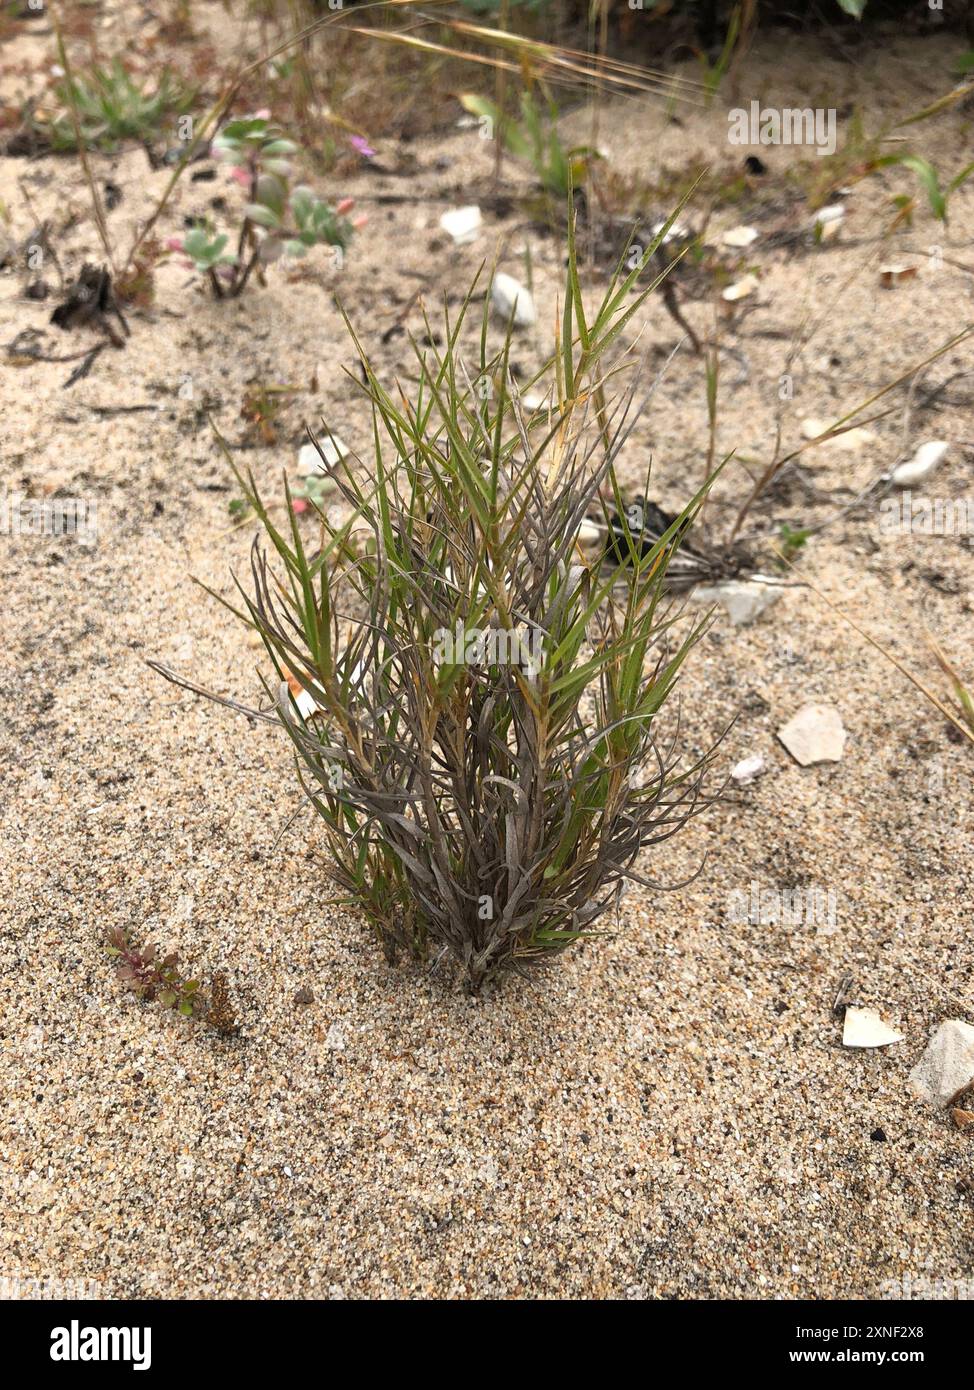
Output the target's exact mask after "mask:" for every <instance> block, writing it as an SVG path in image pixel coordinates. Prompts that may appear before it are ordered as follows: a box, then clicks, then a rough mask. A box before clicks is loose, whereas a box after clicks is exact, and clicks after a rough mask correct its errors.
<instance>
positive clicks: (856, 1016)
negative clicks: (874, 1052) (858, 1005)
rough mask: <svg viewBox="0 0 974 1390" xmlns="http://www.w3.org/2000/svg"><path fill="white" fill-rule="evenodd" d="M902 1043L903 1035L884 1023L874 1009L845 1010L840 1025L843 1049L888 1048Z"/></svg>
mask: <svg viewBox="0 0 974 1390" xmlns="http://www.w3.org/2000/svg"><path fill="white" fill-rule="evenodd" d="M902 1041H903V1034H902V1033H897V1032H896V1031H895V1030H894V1029H893V1028H891V1027H890V1026H889V1024H888V1023H884V1022H883V1020H882V1019H881V1018H880V1016H879V1014H878V1013H877V1012H876V1010H875V1009H846V1011H845V1020H844V1022H843V1024H842V1046H843V1047H889V1045H890V1044H891V1043H898V1042H902Z"/></svg>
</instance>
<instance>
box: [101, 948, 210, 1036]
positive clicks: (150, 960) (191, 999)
mask: <svg viewBox="0 0 974 1390" xmlns="http://www.w3.org/2000/svg"><path fill="white" fill-rule="evenodd" d="M108 954H109V955H110V956H111V957H112V958H113V959H114V960H115V972H116V974H117V975H118V978H119V981H120V982H121V983H122V984H123V985H124V986H125V987H126V988H127V989H131V990H134V991H135V993H136V994H137V995H138V996H139V998H140V999H147V1000H153V999H157V1000H158V1001H159V1003H160V1004H161V1005H162V1007H163V1008H164V1009H175V1010H176V1011H177V1013H180V1014H182V1015H183V1016H184V1017H185V1018H192V1016H193V1014H194V1012H195V1009H196V995H197V991H198V990H199V987H200V986H199V980H187V979H184V977H183V976H182V974H181V973H180V971H179V969H178V964H177V963H178V956H177V955H176V953H175V951H172V952H170V954H169V955H167V956H162V957H160V955H159V948H158V947H157V946H156V945H155V944H154V943H153V942H150V943H149V944H148V945H147V946H136V945H134V944H133V942H132V938H131V936H130V935H129V933H128V932H127V931H123V929H122V928H121V927H115V928H114V930H113V931H112V932H111V935H110V938H109V946H108Z"/></svg>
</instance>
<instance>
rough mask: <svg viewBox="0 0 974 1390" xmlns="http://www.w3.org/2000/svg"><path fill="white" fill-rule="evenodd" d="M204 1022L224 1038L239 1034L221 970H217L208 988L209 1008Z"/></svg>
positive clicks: (238, 1027)
mask: <svg viewBox="0 0 974 1390" xmlns="http://www.w3.org/2000/svg"><path fill="white" fill-rule="evenodd" d="M206 1021H207V1023H208V1024H209V1025H210V1027H211V1028H215V1029H216V1031H217V1032H218V1033H220V1034H222V1036H223V1037H225V1038H233V1037H236V1035H237V1034H238V1033H239V1032H240V1025H239V1024H238V1022H237V1016H236V1014H235V1013H234V1011H233V1005H232V1004H231V1003H230V986H229V984H228V982H227V977H226V975H225V974H224V973H223V971H222V970H218V971H217V972H216V974H215V975H214V976H213V984H212V986H211V988H210V1007H209V1009H208V1010H207V1013H206Z"/></svg>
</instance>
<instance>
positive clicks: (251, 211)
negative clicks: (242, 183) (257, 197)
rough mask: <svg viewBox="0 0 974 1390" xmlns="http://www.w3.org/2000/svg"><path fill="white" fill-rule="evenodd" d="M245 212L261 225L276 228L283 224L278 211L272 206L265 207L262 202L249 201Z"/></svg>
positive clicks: (252, 220)
mask: <svg viewBox="0 0 974 1390" xmlns="http://www.w3.org/2000/svg"><path fill="white" fill-rule="evenodd" d="M244 214H245V215H246V216H247V217H249V218H250V220H251V222H256V223H257V225H258V226H259V227H271V228H274V229H275V230H276V229H277V228H278V227H280V225H281V218H280V216H279V215H278V213H276V212H274V211H273V209H272V208H268V207H264V205H263V204H262V203H248V204H247V206H246V207H245V208H244Z"/></svg>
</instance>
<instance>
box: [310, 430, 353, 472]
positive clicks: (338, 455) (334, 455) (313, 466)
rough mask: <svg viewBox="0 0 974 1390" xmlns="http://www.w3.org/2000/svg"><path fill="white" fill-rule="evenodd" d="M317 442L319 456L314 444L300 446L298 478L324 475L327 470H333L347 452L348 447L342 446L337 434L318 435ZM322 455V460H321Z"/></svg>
mask: <svg viewBox="0 0 974 1390" xmlns="http://www.w3.org/2000/svg"><path fill="white" fill-rule="evenodd" d="M318 442H319V443H320V445H321V454H319V452H318V450H317V448H316V447H315V445H314V444H302V445H301V448H300V449H299V450H298V476H299V477H300V478H308V477H311V476H312V475H313V474H315V473H324V472H325V471H326V469H327V468H334V467H335V465H336V464H337V463H341V461H342V459H343V458H345V456H346V455H347V454H348V452H349V449H348V445H347V444H344V443H343V442H342V440H340V439H339V438H338V435H337V434H335V435H329V434H320V435H319V436H318ZM322 454H324V459H322V456H321V455H322Z"/></svg>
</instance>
